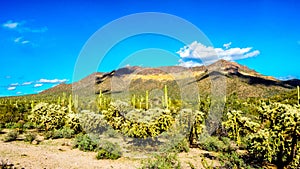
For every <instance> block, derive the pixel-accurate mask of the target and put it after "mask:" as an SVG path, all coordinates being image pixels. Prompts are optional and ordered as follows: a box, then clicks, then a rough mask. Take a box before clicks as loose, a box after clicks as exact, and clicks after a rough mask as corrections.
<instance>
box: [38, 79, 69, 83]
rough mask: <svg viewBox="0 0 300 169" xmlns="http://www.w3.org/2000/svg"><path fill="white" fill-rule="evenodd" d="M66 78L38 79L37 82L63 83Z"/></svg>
mask: <svg viewBox="0 0 300 169" xmlns="http://www.w3.org/2000/svg"><path fill="white" fill-rule="evenodd" d="M67 81H68V80H67V79H40V80H39V81H38V82H39V83H64V82H67Z"/></svg>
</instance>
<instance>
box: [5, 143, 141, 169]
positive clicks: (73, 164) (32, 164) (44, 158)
mask: <svg viewBox="0 0 300 169" xmlns="http://www.w3.org/2000/svg"><path fill="white" fill-rule="evenodd" d="M68 141H69V140H65V139H58V140H45V141H43V142H41V143H40V144H39V145H31V144H29V143H24V142H23V141H14V142H9V143H3V142H1V143H0V157H1V159H4V160H6V159H8V160H9V161H10V162H11V163H13V164H14V165H15V166H16V167H17V168H22V167H23V168H26V169H27V168H47V169H48V168H49V169H52V168H53V169H60V168H61V169H65V168H70V169H75V168H78V169H79V168H91V169H92V168H99V169H100V168H101V169H112V168H114V169H123V168H124V169H125V168H138V166H139V165H140V162H139V161H137V160H130V159H126V158H120V159H118V160H97V159H96V158H95V155H96V153H95V152H82V151H80V150H78V149H72V148H71V147H70V146H62V144H63V143H64V142H68Z"/></svg>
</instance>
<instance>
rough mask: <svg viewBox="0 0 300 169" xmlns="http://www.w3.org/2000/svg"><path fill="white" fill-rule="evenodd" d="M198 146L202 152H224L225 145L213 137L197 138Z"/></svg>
mask: <svg viewBox="0 0 300 169" xmlns="http://www.w3.org/2000/svg"><path fill="white" fill-rule="evenodd" d="M199 146H200V148H201V149H203V150H207V151H215V152H217V151H226V150H227V145H225V144H224V142H223V141H221V140H219V139H218V137H215V136H201V137H200V138H199Z"/></svg>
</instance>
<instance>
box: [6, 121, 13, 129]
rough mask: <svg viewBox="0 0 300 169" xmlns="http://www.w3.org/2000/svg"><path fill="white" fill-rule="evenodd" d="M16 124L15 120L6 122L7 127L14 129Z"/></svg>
mask: <svg viewBox="0 0 300 169" xmlns="http://www.w3.org/2000/svg"><path fill="white" fill-rule="evenodd" d="M14 125H15V123H14V122H8V123H5V128H7V129H12V128H13V127H14Z"/></svg>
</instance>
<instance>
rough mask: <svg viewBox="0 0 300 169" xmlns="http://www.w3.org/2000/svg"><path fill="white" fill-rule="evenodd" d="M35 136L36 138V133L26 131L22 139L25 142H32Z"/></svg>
mask: <svg viewBox="0 0 300 169" xmlns="http://www.w3.org/2000/svg"><path fill="white" fill-rule="evenodd" d="M35 138H36V134H35V133H27V134H26V135H25V139H24V141H25V142H30V143H31V142H32V141H33V140H35Z"/></svg>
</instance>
